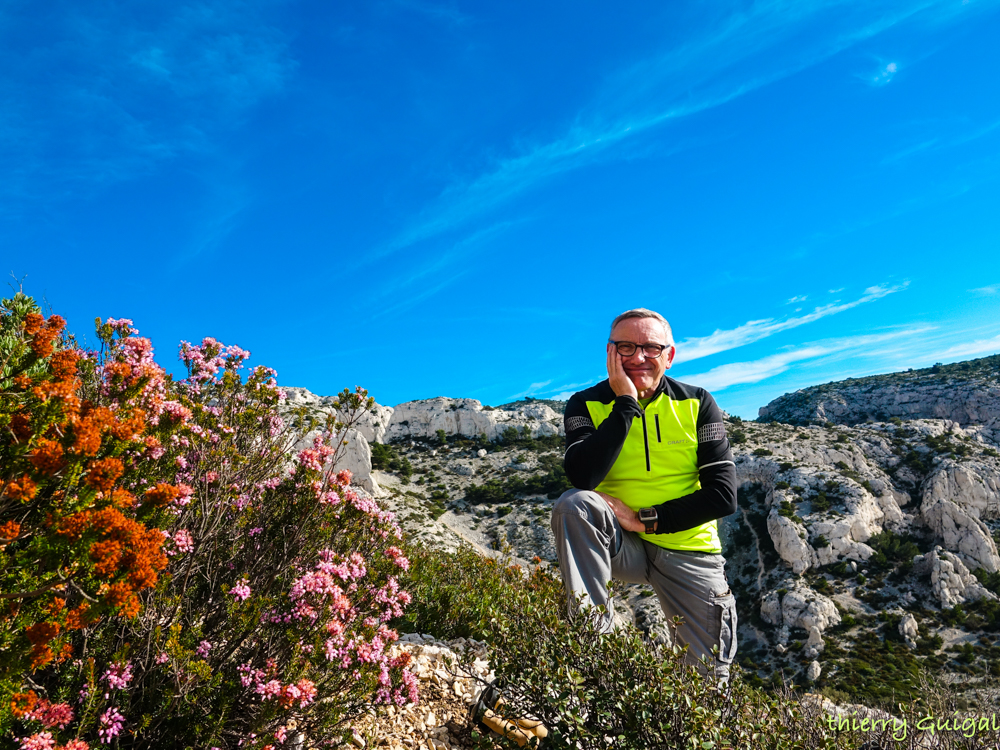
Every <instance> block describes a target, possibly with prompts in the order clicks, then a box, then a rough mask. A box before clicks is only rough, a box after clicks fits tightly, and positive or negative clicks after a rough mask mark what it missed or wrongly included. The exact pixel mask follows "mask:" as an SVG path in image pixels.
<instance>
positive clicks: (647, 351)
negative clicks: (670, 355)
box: [609, 341, 669, 359]
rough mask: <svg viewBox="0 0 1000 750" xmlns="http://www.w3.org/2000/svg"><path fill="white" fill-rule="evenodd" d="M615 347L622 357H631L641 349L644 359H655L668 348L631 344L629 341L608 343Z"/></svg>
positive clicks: (658, 345) (660, 345) (659, 345)
mask: <svg viewBox="0 0 1000 750" xmlns="http://www.w3.org/2000/svg"><path fill="white" fill-rule="evenodd" d="M609 343H611V344H614V345H615V349H616V350H618V353H619V354H620V355H622V356H623V357H631V356H632V355H633V354H635V350H636V349H642V355H643V356H644V357H645V358H646V359H657V358H658V357H659V356H660V355H661V354H663V350H664V349H668V348H669V345H668V346H664V345H662V344H633V343H632V342H631V341H611V342H609Z"/></svg>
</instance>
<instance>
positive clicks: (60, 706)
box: [24, 698, 73, 729]
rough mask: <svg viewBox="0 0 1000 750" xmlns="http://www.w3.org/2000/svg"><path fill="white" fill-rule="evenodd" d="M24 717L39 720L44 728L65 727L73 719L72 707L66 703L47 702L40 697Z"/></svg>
mask: <svg viewBox="0 0 1000 750" xmlns="http://www.w3.org/2000/svg"><path fill="white" fill-rule="evenodd" d="M24 718H26V719H30V720H31V721H38V722H41V724H42V725H43V726H44V727H45V728H46V729H54V728H56V727H58V728H59V729H65V728H66V727H67V726H68V725H69V723H70V722H71V721H73V708H72V707H71V706H70V705H69V704H68V703H49V702H48V701H47V700H45V698H42V699H41V700H39V701H38V703H37V704H36V705H35V707H34V708H33V709H32V710H31V711H30V712H28V713H27V714H25V715H24Z"/></svg>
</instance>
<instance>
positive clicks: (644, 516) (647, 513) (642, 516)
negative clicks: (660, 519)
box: [639, 508, 656, 521]
mask: <svg viewBox="0 0 1000 750" xmlns="http://www.w3.org/2000/svg"><path fill="white" fill-rule="evenodd" d="M639 520H640V521H655V520H656V509H655V508H643V509H642V510H640V511H639Z"/></svg>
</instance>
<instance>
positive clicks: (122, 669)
mask: <svg viewBox="0 0 1000 750" xmlns="http://www.w3.org/2000/svg"><path fill="white" fill-rule="evenodd" d="M101 679H102V680H104V681H105V682H107V683H108V687H109V688H111V689H112V690H123V689H125V688H127V687H128V684H129V683H130V682H131V681H132V662H128V661H127V662H125V663H124V664H120V663H117V662H115V663H114V664H112V665H111V666H110V667H108V669H107V671H106V672H105V673H104V674H103V675H102V676H101Z"/></svg>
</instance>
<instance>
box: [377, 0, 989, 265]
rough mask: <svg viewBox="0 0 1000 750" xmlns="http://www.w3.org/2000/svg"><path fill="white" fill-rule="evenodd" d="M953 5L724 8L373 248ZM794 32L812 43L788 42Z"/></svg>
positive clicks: (939, 15)
mask: <svg viewBox="0 0 1000 750" xmlns="http://www.w3.org/2000/svg"><path fill="white" fill-rule="evenodd" d="M972 10H973V9H972V8H971V7H970V8H969V9H964V10H963V11H961V12H962V13H966V14H968V13H970V12H972ZM959 13H960V11H958V10H956V9H955V7H954V5H953V4H952V3H950V2H948V1H947V0H925V1H924V2H922V3H919V4H914V5H910V6H907V7H904V8H900V7H899V6H898V5H897V4H895V3H890V2H887V1H884V2H878V1H874V2H851V1H844V2H835V3H826V2H809V1H806V0H803V1H802V2H795V3H789V2H784V1H783V0H771V2H758V3H753V4H751V5H749V6H741V7H739V8H732V9H729V10H728V11H727V12H726V14H725V21H724V22H723V23H721V24H719V23H713V24H711V26H710V28H709V29H708V30H707V31H705V32H704V33H702V34H701V35H696V36H695V37H694V38H692V39H691V40H690V41H689V42H687V43H686V44H684V45H683V46H681V47H679V48H675V49H671V50H669V51H667V52H665V53H664V54H662V55H660V56H654V57H652V58H650V59H648V60H644V61H641V62H638V63H636V64H635V65H633V66H631V67H629V68H627V69H624V70H622V71H620V72H619V73H618V74H617V75H612V76H609V81H610V83H609V85H608V87H607V90H606V91H605V92H604V93H601V94H598V95H596V96H595V99H594V101H593V102H592V103H591V104H590V105H589V106H588V107H585V108H584V109H583V110H581V111H580V112H578V113H577V114H576V116H575V117H574V118H573V120H572V122H573V124H572V126H571V127H569V128H568V129H567V131H566V132H565V134H564V135H562V136H560V137H557V138H555V139H552V140H549V141H547V142H543V143H538V144H536V145H534V146H532V147H528V148H526V149H524V150H523V151H522V152H521V153H519V154H515V155H512V156H509V157H507V158H501V159H499V160H498V161H496V162H495V166H494V167H493V168H492V169H488V170H486V171H485V172H483V173H481V174H479V175H477V176H473V177H471V178H470V179H467V180H461V181H457V182H455V183H453V184H452V185H451V186H450V187H448V188H447V189H446V190H444V191H443V193H442V194H441V195H440V197H439V198H438V200H437V201H435V202H434V203H433V204H431V205H430V206H428V208H427V209H425V210H424V211H423V212H422V213H421V215H420V216H418V217H417V218H416V219H415V220H414V221H413V222H412V223H411V225H410V226H409V227H407V228H406V229H404V230H403V231H402V232H400V233H399V234H397V236H395V237H394V238H392V239H391V240H390V241H389V242H387V243H386V244H385V245H383V246H382V247H381V248H378V250H377V251H376V252H375V253H374V257H381V256H384V255H385V254H388V253H392V252H394V251H397V250H400V249H402V248H405V247H408V246H410V245H413V244H415V243H417V242H421V241H423V240H426V239H429V238H431V237H434V236H437V235H440V234H442V233H445V232H449V231H453V230H457V229H460V228H461V227H462V226H464V225H465V224H467V223H468V222H470V221H472V220H473V219H476V218H478V217H480V216H482V215H484V214H487V213H488V212H490V211H492V210H494V209H495V208H496V207H498V206H500V205H501V204H503V203H505V202H507V201H509V200H511V199H512V198H514V197H515V196H518V195H520V194H522V193H523V192H524V191H526V190H529V189H531V188H532V187H534V186H536V185H538V184H540V183H542V182H543V181H545V180H547V179H549V178H552V177H554V176H555V175H558V174H562V173H565V172H568V171H570V170H574V169H579V168H581V167H584V166H587V165H590V164H593V163H596V162H599V161H602V160H606V159H608V158H612V157H613V156H614V155H617V154H618V153H619V149H620V147H621V146H622V145H623V144H624V143H626V142H629V141H632V140H634V139H636V138H637V137H639V136H642V135H644V134H646V133H649V132H651V131H653V130H655V129H656V128H658V127H660V126H662V125H664V124H665V123H668V122H671V121H674V120H677V119H679V118H684V117H687V116H690V115H693V114H696V113H699V112H703V111H705V110H708V109H711V108H714V107H718V106H721V105H723V104H726V103H728V102H730V101H732V100H734V99H737V98H739V97H741V96H743V95H744V94H747V93H749V92H752V91H755V90H757V89H759V88H761V87H762V86H766V85H768V84H770V83H772V82H774V81H777V80H780V79H782V78H785V77H787V76H789V75H793V74H795V73H798V72H800V71H802V70H804V69H806V68H808V67H811V66H813V65H815V64H817V63H820V62H822V61H824V60H826V59H829V58H830V57H831V56H833V55H835V54H837V53H839V52H841V51H843V50H845V49H847V48H849V47H852V46H853V45H855V44H857V43H859V42H862V41H864V40H867V39H870V38H872V37H875V36H877V35H878V34H881V33H882V32H884V31H885V30H887V29H890V28H892V27H894V26H897V25H899V24H901V23H904V22H907V21H911V20H913V19H915V18H917V17H919V20H920V22H921V23H924V24H930V25H934V24H943V23H947V22H950V21H951V20H953V19H954V18H955V17H957V16H958V15H959ZM714 20H716V19H713V21H714ZM845 28H846V29H847V30H846V31H844V29H845ZM797 37H809V38H810V43H809V44H808V45H794V44H790V43H789V42H790V41H791V40H793V39H796V38H797ZM803 49H805V50H807V52H805V53H800V52H797V50H803ZM775 53H777V54H775ZM765 60H766V62H765ZM751 61H752V62H753V63H755V64H753V65H751V64H749V63H750V62H751ZM889 67H892V70H889ZM748 70H752V71H754V73H752V74H748V73H747V71H748ZM895 70H896V64H895V63H890V64H888V65H887V66H886V67H884V68H883V72H885V73H886V74H887V75H890V76H891V75H892V74H893V73H895Z"/></svg>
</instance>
